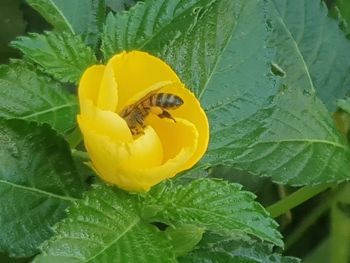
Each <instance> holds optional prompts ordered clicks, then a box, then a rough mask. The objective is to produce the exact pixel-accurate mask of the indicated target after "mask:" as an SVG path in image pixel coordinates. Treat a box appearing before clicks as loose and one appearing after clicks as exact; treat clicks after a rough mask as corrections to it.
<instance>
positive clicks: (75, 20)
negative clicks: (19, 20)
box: [26, 0, 105, 43]
mask: <svg viewBox="0 0 350 263" xmlns="http://www.w3.org/2000/svg"><path fill="white" fill-rule="evenodd" d="M26 1H27V2H28V4H30V5H31V6H32V7H33V8H34V9H35V10H36V11H38V12H39V13H40V14H41V15H42V16H43V17H44V18H45V19H46V20H47V21H48V22H49V23H50V24H51V25H53V26H54V28H55V29H56V30H57V31H58V32H64V31H69V32H71V33H73V34H76V35H80V36H82V38H83V39H84V40H86V42H87V43H95V42H96V41H97V34H98V33H99V31H100V29H101V28H100V27H101V25H102V23H103V21H104V16H105V15H104V12H105V5H104V0H74V1H72V0H26Z"/></svg>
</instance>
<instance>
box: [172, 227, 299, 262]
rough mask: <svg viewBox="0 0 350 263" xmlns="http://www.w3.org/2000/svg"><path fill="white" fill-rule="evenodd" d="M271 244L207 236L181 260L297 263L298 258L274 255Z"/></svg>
mask: <svg viewBox="0 0 350 263" xmlns="http://www.w3.org/2000/svg"><path fill="white" fill-rule="evenodd" d="M272 248H273V247H272V246H271V245H269V244H266V243H262V242H257V241H256V240H252V239H247V238H245V239H243V238H241V239H239V238H232V237H222V236H218V235H213V234H207V235H205V238H204V239H203V240H202V241H201V243H200V244H199V246H198V247H197V248H196V249H195V250H194V251H193V252H191V253H189V254H188V255H186V256H184V257H182V258H180V259H179V261H180V262H182V263H185V262H186V263H189V262H192V263H195V262H198V263H200V262H207V263H211V262H217V263H219V262H235V263H297V262H300V260H299V259H297V258H292V257H283V256H282V255H280V254H277V253H273V249H272Z"/></svg>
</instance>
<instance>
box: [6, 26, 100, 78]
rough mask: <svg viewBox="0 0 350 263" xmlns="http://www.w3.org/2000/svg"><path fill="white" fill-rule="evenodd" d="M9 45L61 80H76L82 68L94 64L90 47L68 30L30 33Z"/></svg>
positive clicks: (94, 59)
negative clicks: (60, 32) (67, 31)
mask: <svg viewBox="0 0 350 263" xmlns="http://www.w3.org/2000/svg"><path fill="white" fill-rule="evenodd" d="M11 44H12V46H13V47H15V48H17V49H19V50H20V51H22V53H23V54H24V57H25V58H26V59H28V60H30V61H32V62H34V63H36V64H38V65H39V66H40V69H41V70H43V71H44V72H45V73H47V74H49V75H51V76H53V77H54V78H56V79H57V80H59V81H61V82H72V83H77V82H78V81H79V79H80V77H81V75H82V73H83V72H84V70H85V69H86V68H87V67H88V66H90V65H93V64H96V63H97V60H96V57H95V55H94V53H93V52H92V50H91V49H90V48H89V47H88V46H86V45H85V44H84V43H83V42H82V41H81V39H80V38H79V37H77V36H73V35H72V34H69V33H62V34H57V33H53V32H47V33H46V34H44V35H42V34H35V33H34V34H30V36H29V37H19V38H18V39H17V40H16V41H13V42H12V43H11Z"/></svg>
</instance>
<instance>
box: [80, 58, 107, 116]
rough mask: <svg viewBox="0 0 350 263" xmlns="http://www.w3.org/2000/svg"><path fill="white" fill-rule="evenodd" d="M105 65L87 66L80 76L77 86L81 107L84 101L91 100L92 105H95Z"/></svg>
mask: <svg viewBox="0 0 350 263" xmlns="http://www.w3.org/2000/svg"><path fill="white" fill-rule="evenodd" d="M105 67H106V66H104V65H95V66H92V67H89V68H88V69H87V70H86V71H85V72H84V74H83V76H82V77H81V79H80V82H79V88H78V93H79V103H80V106H81V108H83V105H84V103H85V102H86V101H91V102H92V103H93V104H94V105H97V99H98V96H99V95H98V93H99V90H100V84H101V80H102V76H103V73H104V70H105ZM82 113H83V112H82Z"/></svg>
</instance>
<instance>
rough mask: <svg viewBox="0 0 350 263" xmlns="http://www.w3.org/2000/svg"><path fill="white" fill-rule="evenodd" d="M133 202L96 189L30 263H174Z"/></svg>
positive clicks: (160, 235)
mask: <svg viewBox="0 0 350 263" xmlns="http://www.w3.org/2000/svg"><path fill="white" fill-rule="evenodd" d="M135 201H136V200H134V198H133V196H132V195H128V194H126V193H125V192H122V191H116V192H114V191H113V190H111V189H110V188H108V187H105V186H97V187H96V188H95V189H93V190H92V191H89V192H88V193H87V194H86V196H85V198H84V199H83V200H81V201H79V202H77V203H76V205H75V206H73V207H71V208H70V209H69V211H68V217H67V218H66V219H64V220H63V221H62V222H60V223H59V224H58V225H57V226H56V228H55V232H56V235H55V236H54V237H53V238H52V239H51V240H49V241H48V242H47V243H46V244H45V245H44V246H43V250H42V254H41V255H39V256H38V257H36V259H35V260H34V262H35V263H38V262H48V263H55V262H96V263H100V262H101V263H102V262H103V263H109V262H128V263H129V262H130V263H133V262H135V263H142V262H152V263H153V262H160V263H163V262H176V260H175V257H174V254H173V251H172V247H171V245H170V241H169V240H168V239H167V237H166V235H165V234H164V233H162V232H160V231H159V230H158V229H157V228H156V227H155V226H152V225H150V224H147V223H145V222H143V221H142V220H141V218H140V216H139V214H138V210H137V207H136V202H135Z"/></svg>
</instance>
